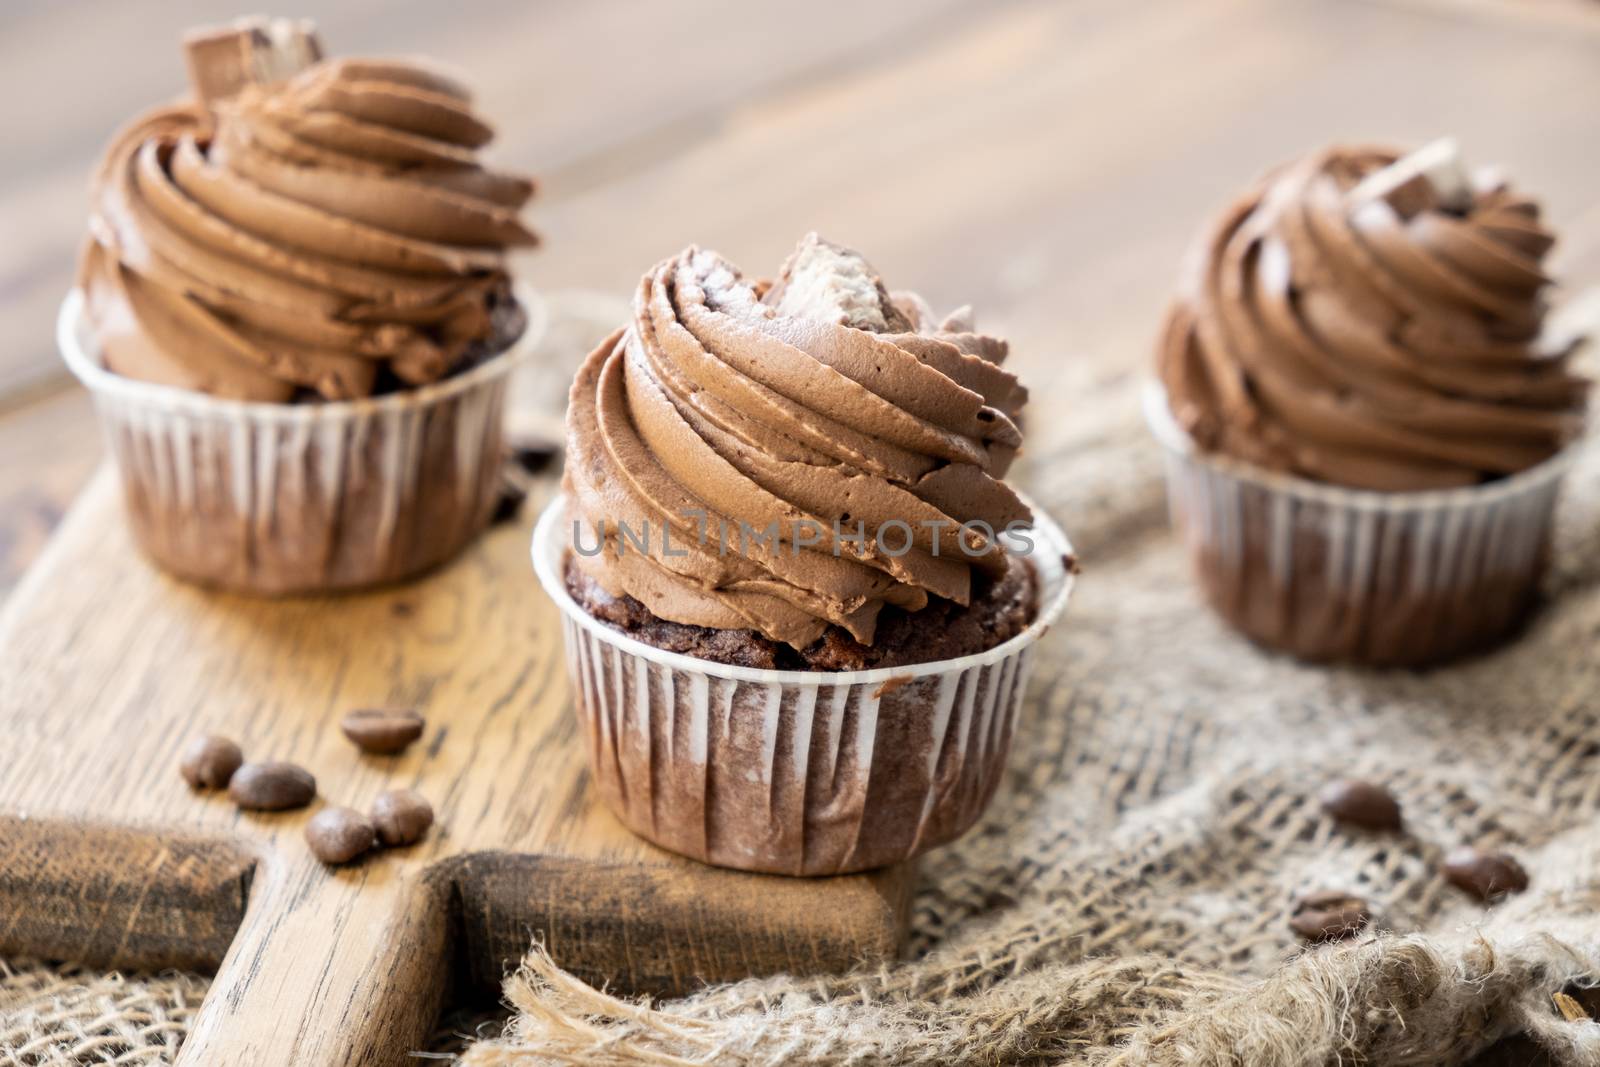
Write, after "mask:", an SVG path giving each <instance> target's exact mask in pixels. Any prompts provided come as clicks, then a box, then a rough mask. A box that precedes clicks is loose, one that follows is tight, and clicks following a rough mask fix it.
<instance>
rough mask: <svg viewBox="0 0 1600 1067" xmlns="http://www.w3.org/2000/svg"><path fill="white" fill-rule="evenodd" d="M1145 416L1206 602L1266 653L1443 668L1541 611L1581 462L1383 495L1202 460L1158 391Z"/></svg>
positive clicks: (1565, 458) (1558, 461) (1559, 461)
mask: <svg viewBox="0 0 1600 1067" xmlns="http://www.w3.org/2000/svg"><path fill="white" fill-rule="evenodd" d="M1145 413H1146V416H1147V417H1148V419H1149V422H1150V424H1151V427H1152V429H1153V430H1154V431H1155V433H1156V436H1157V438H1158V439H1159V440H1160V441H1161V442H1162V444H1163V445H1164V446H1165V447H1166V459H1167V487H1168V493H1169V501H1170V505H1171V512H1172V518H1173V522H1174V525H1175V526H1176V527H1177V529H1178V531H1179V533H1180V534H1181V536H1182V537H1183V540H1184V543H1185V545H1186V546H1187V548H1188V551H1189V556H1190V560H1191V562H1192V563H1193V566H1194V570H1195V573H1196V575H1197V577H1198V579H1199V582H1200V586H1201V588H1202V590H1203V591H1204V593H1205V596H1206V599H1207V601H1209V602H1210V604H1211V606H1212V607H1213V608H1214V609H1216V611H1217V613H1218V614H1220V615H1221V616H1222V617H1223V618H1224V619H1226V620H1227V621H1228V622H1229V623H1230V624H1231V625H1233V626H1234V627H1235V628H1236V629H1238V630H1239V631H1240V632H1241V633H1243V634H1244V635H1245V636H1246V637H1249V638H1250V639H1251V640H1253V641H1255V642H1256V643H1258V644H1260V645H1262V646H1264V647H1266V648H1270V649H1274V650H1278V651H1283V652H1288V653H1290V654H1292V655H1294V656H1296V657H1298V658H1300V659H1304V660H1307V661H1311V662H1337V663H1348V664H1354V665H1361V666H1374V667H1424V666H1434V665H1438V664H1442V663H1445V662H1448V661H1449V660H1452V659H1456V658H1459V657H1462V656H1467V655H1471V654H1473V653H1477V652H1482V651H1485V650H1487V649H1489V648H1492V647H1494V646H1495V645H1497V644H1499V643H1500V642H1502V641H1504V640H1506V639H1507V638H1509V637H1510V636H1512V635H1513V634H1514V633H1515V632H1516V631H1517V629H1518V628H1519V627H1520V626H1521V625H1522V623H1523V622H1524V621H1525V620H1526V619H1527V617H1528V614H1529V613H1530V611H1531V610H1532V608H1533V607H1534V605H1535V604H1536V602H1537V599H1538V590H1539V581H1540V578H1541V577H1542V576H1543V574H1544V571H1545V567H1546V565H1547V563H1548V561H1549V544H1550V534H1551V530H1552V525H1553V518H1554V513H1555V504H1556V497H1557V493H1558V491H1559V488H1560V482H1561V476H1562V475H1563V474H1564V473H1565V472H1566V470H1567V468H1568V467H1569V466H1570V464H1571V456H1570V454H1564V455H1562V456H1557V457H1556V458H1554V459H1551V460H1548V461H1546V462H1545V463H1544V464H1542V465H1540V466H1538V467H1535V468H1533V469H1531V470H1528V471H1525V472H1523V473H1521V474H1518V475H1516V476H1514V477H1511V478H1507V479H1504V480H1502V481H1499V482H1494V483H1490V484H1487V485H1483V486H1478V487H1473V488H1467V489H1452V490H1444V491H1439V492H1420V493H1377V492H1369V491H1362V490H1351V489H1341V488H1338V487H1335V486H1327V485H1318V484H1315V483H1311V482H1306V481H1303V480H1301V479H1298V478H1292V477H1288V476H1285V475H1281V474H1277V473H1274V472H1270V471H1260V470H1256V469H1254V468H1251V467H1248V466H1246V465H1244V464H1241V463H1238V462H1237V461H1233V460H1229V459H1227V458H1224V457H1215V456H1208V455H1204V454H1202V453H1201V452H1200V451H1199V450H1198V449H1197V448H1196V447H1195V446H1194V444H1193V442H1192V441H1190V440H1189V439H1188V436H1187V435H1186V434H1184V433H1183V431H1182V430H1181V429H1180V428H1179V427H1178V426H1177V424H1176V423H1175V422H1174V421H1173V419H1172V417H1171V413H1170V411H1169V410H1168V408H1167V401H1166V395H1165V392H1164V391H1163V390H1161V389H1160V388H1159V387H1152V389H1151V390H1150V391H1149V393H1147V395H1146V403H1145Z"/></svg>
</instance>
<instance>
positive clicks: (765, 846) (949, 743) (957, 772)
mask: <svg viewBox="0 0 1600 1067" xmlns="http://www.w3.org/2000/svg"><path fill="white" fill-rule="evenodd" d="M1034 514H1035V518H1034V523H1035V526H1034V531H1033V537H1034V541H1035V550H1034V552H1033V553H1032V554H1031V555H1029V556H1028V557H1027V559H1028V560H1029V561H1030V562H1031V563H1032V564H1033V566H1034V568H1035V571H1036V574H1037V577H1038V580H1039V588H1038V614H1037V616H1036V617H1035V618H1034V620H1033V622H1032V623H1031V624H1030V625H1029V626H1028V627H1027V628H1026V629H1025V630H1024V631H1023V632H1021V633H1020V634H1018V635H1017V636H1016V637H1013V638H1012V639H1011V640H1009V641H1007V642H1005V643H1004V644H1001V645H998V646H996V647H995V648H992V649H989V650H988V651H986V652H982V653H979V654H977V655H973V656H964V657H961V658H959V659H950V660H942V661H938V662H934V663H924V664H918V665H915V666H908V667H889V668H882V669H877V670H870V671H854V672H840V673H831V672H826V671H776V670H758V669H754V668H748V667H735V666H729V665H726V664H721V663H713V662H709V661H706V660H700V659H695V658H693V657H690V656H685V655H681V654H679V653H675V652H668V651H665V650H663V649H659V648H655V647H653V646H651V645H647V644H644V643H643V642H640V641H638V640H635V639H634V638H632V637H629V636H627V635H626V634H624V633H622V632H620V631H618V630H615V629H613V628H612V627H610V626H608V625H606V624H605V623H602V622H600V621H599V620H597V619H595V618H594V617H592V616H591V615H589V613H588V612H586V611H584V609H583V608H582V607H580V606H579V605H578V604H577V603H576V602H575V601H574V600H573V599H572V597H571V595H570V594H569V593H568V592H567V587H566V582H565V580H564V576H563V575H564V561H565V556H566V553H567V551H568V542H569V536H570V523H568V522H567V521H566V519H565V515H566V511H565V503H564V501H563V500H561V499H560V498H558V499H557V500H556V501H555V502H554V503H552V504H551V505H550V507H549V508H547V509H546V510H545V512H544V514H543V515H542V516H540V519H539V524H538V526H537V527H536V528H535V531H534V536H533V563H534V569H535V571H536V572H537V573H538V575H539V580H540V582H541V583H542V584H543V585H544V588H545V591H546V592H548V593H549V594H550V597H551V598H552V599H553V600H554V601H555V602H556V604H557V606H558V607H559V608H560V609H561V614H562V624H563V628H564V631H565V636H566V651H567V666H568V671H569V674H570V677H571V681H572V690H573V704H574V706H575V708H576V711H577V715H578V721H579V723H580V725H581V727H582V730H583V733H584V739H585V742H586V745H587V748H588V752H589V762H590V768H591V771H592V772H593V775H594V778H595V782H596V784H597V785H598V786H599V788H600V792H601V795H602V796H603V797H604V798H605V800H606V802H607V804H608V805H609V806H610V807H611V809H612V810H613V811H614V812H615V813H616V814H617V816H618V817H619V818H620V819H621V820H622V822H623V823H624V824H626V825H627V826H628V827H629V828H630V829H631V830H633V831H634V832H635V833H637V834H639V835H640V836H641V837H644V838H646V839H648V840H650V841H652V842H654V843H655V844H657V845H660V846H661V847H663V848H667V849H670V850H672V851H674V852H678V853H681V854H683V855H685V856H690V857H693V858H694V859H697V860H702V861H704V862H707V863H713V864H717V865H718V866H723V867H736V868H740V869H743V870H753V871H767V872H773V873H779V874H799V875H824V874H841V873H845V872H849V871H859V870H865V869H868V868H872V867H880V866H883V865H885V864H889V863H895V862H897V861H899V860H904V859H908V858H910V857H912V856H915V855H917V854H919V853H921V852H924V851H926V850H927V849H930V848H932V847H934V846H935V845H939V844H943V843H944V842H946V841H950V840H952V839H953V838H955V837H957V836H958V835H960V834H961V833H962V832H964V831H965V830H966V829H967V828H968V827H970V826H971V825H972V824H973V822H974V821H975V820H976V819H977V818H978V816H979V815H980V814H981V813H982V811H983V809H984V807H985V806H986V805H987V804H988V802H989V799H990V797H991V796H993V794H994V791H995V788H996V786H998V785H999V783H1000V779H1001V776H1002V773H1003V771H1004V768H1005V761H1006V754H1007V752H1008V751H1009V749H1010V746H1011V740H1012V736H1013V734H1014V733H1015V731H1016V728H1017V721H1018V717H1019V715H1020V713H1021V708H1022V700H1023V695H1024V693H1025V692H1026V689H1027V685H1028V676H1029V673H1030V670H1031V668H1032V665H1033V657H1034V654H1035V647H1034V646H1035V644H1036V642H1037V641H1038V639H1039V638H1040V637H1041V636H1042V635H1043V634H1044V633H1045V632H1046V631H1047V630H1048V629H1049V628H1050V626H1051V625H1052V624H1053V623H1054V622H1055V621H1056V620H1057V619H1058V618H1060V616H1061V613H1062V611H1063V610H1064V609H1065V608H1066V604H1067V598H1068V596H1069V594H1070V593H1071V590H1072V585H1073V571H1072V567H1071V565H1070V564H1069V560H1070V558H1071V551H1072V549H1071V545H1070V544H1069V543H1068V542H1067V539H1066V536H1065V535H1064V534H1063V533H1062V532H1061V530H1060V528H1059V527H1057V526H1056V524H1055V523H1053V522H1051V521H1050V520H1049V519H1048V518H1046V517H1045V516H1043V515H1042V514H1040V513H1039V512H1038V511H1037V510H1036V511H1035V513H1034Z"/></svg>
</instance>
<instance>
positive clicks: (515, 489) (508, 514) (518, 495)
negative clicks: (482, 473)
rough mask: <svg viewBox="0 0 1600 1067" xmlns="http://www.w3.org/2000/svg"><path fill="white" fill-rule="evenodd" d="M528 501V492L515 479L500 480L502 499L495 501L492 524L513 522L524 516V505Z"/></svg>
mask: <svg viewBox="0 0 1600 1067" xmlns="http://www.w3.org/2000/svg"><path fill="white" fill-rule="evenodd" d="M527 499H528V490H527V488H526V487H524V486H523V485H521V484H520V483H519V482H517V481H516V480H515V479H513V478H510V477H505V478H501V479H500V499H499V500H497V501H495V505H494V514H493V515H491V516H490V518H489V521H490V522H492V523H496V524H498V523H502V522H513V521H515V520H516V518H517V516H518V515H520V514H522V505H523V503H524V502H525V501H526V500H527Z"/></svg>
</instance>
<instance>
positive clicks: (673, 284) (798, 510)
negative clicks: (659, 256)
mask: <svg viewBox="0 0 1600 1067" xmlns="http://www.w3.org/2000/svg"><path fill="white" fill-rule="evenodd" d="M841 264H842V266H841ZM853 267H856V268H863V269H864V270H865V273H862V272H861V271H857V273H856V275H855V276H853V277H852V276H851V275H850V271H851V270H852V268H853ZM863 279H865V280H866V284H864V285H863V284H862V282H863ZM763 294H764V295H765V299H763ZM1004 355H1005V344H1004V342H1002V341H999V340H997V339H995V338H991V337H986V336H984V335H982V334H978V333H976V332H973V331H972V329H971V327H970V324H969V323H967V322H966V321H964V319H963V318H961V317H953V318H952V319H949V320H945V321H943V322H936V321H934V320H933V319H932V318H931V316H930V315H929V314H928V312H927V309H926V306H925V305H923V304H922V303H921V301H920V300H919V299H918V298H916V297H914V296H912V295H910V294H897V295H896V296H895V297H894V298H892V299H891V298H890V297H889V296H888V294H887V293H885V292H884V291H883V290H882V286H881V284H879V283H877V281H876V278H875V276H871V275H870V268H865V263H864V261H862V260H860V259H859V257H855V256H854V254H853V253H849V252H848V251H846V250H842V249H837V248H835V247H834V246H831V245H827V244H826V243H825V242H821V241H819V240H817V239H816V238H814V237H812V238H808V240H807V242H806V243H803V244H802V246H801V249H800V250H799V251H798V252H797V254H796V257H795V258H794V259H792V260H791V262H790V265H789V267H788V268H786V270H785V274H784V276H783V278H781V279H780V280H779V282H778V283H777V286H776V287H774V288H773V289H771V290H770V291H767V290H766V289H765V287H763V286H758V285H753V284H751V283H750V282H748V281H746V280H745V279H744V278H742V277H741V276H740V274H739V272H738V270H737V269H736V268H734V267H733V266H732V265H730V264H729V263H727V262H726V261H725V260H723V259H722V258H721V257H719V256H717V255H716V254H715V253H713V252H707V251H702V250H699V249H695V248H690V249H687V250H685V251H684V252H682V253H681V254H679V255H677V256H675V257H673V258H671V259H668V260H666V261H664V262H663V263H661V264H659V265H658V266H657V267H656V268H655V269H654V270H652V271H651V272H650V273H649V274H647V275H645V277H644V278H643V279H642V281H641V282H640V285H639V289H638V292H637V295H636V296H635V300H634V317H633V322H632V324H631V325H629V326H628V327H627V328H626V329H624V330H620V331H618V333H616V334H615V335H613V336H612V337H611V338H609V339H607V341H606V342H604V343H603V344H602V345H601V346H600V347H599V348H598V349H596V350H595V351H594V352H593V353H592V354H591V355H590V356H589V358H588V359H587V361H586V362H585V363H584V365H583V367H582V369H581V370H580V372H579V374H578V377H577V380H576V381H575V383H574V385H573V388H572V395H571V404H570V408H569V411H568V421H567V426H568V439H569V442H568V444H569V451H568V460H567V491H568V500H569V509H570V511H569V515H570V517H571V518H573V519H575V520H576V522H577V524H578V528H579V533H578V536H579V539H580V541H585V540H587V541H593V540H594V538H595V535H596V533H597V532H603V534H604V542H603V551H601V552H600V553H599V554H598V555H592V556H584V555H583V554H582V553H580V557H579V565H580V566H581V567H583V568H584V569H585V570H586V571H588V572H589V573H591V574H592V575H593V576H594V577H595V578H597V579H598V580H599V581H600V582H601V584H602V585H604V586H605V588H606V589H607V591H608V592H610V593H611V594H612V595H616V596H620V595H623V594H628V595H631V596H633V597H635V598H636V599H638V600H639V601H641V602H642V603H644V604H645V606H646V607H648V608H649V609H650V610H651V611H652V612H653V613H654V614H656V615H657V616H659V617H661V618H664V619H668V620H671V621H674V622H681V623H688V624H692V625H699V626H709V627H717V628H722V629H754V630H757V631H759V632H761V633H762V634H764V635H765V636H767V637H769V638H771V639H772V640H775V641H781V642H786V643H788V644H790V645H792V646H794V647H796V648H804V647H806V646H807V645H809V644H810V643H811V642H813V641H815V640H817V639H818V638H819V637H821V636H822V634H823V633H824V631H825V630H826V628H827V626H829V625H830V624H831V625H837V626H840V627H842V628H844V629H845V630H846V631H848V632H849V634H850V635H851V636H852V637H854V638H855V639H856V640H858V641H861V642H863V643H866V644H871V642H872V638H873V633H874V628H875V625H876V621H877V617H878V613H879V611H880V610H881V609H882V608H883V606H884V605H886V604H893V605H896V606H899V607H902V608H906V609H908V610H915V609H917V608H920V607H922V606H924V605H926V604H927V602H928V597H929V596H930V595H933V596H940V597H945V598H948V599H950V600H952V601H955V602H957V603H961V604H965V603H967V602H968V601H969V598H970V596H971V594H972V581H973V571H974V570H975V569H976V570H977V571H980V572H982V573H984V574H986V575H989V576H999V575H1001V574H1003V573H1004V571H1005V569H1006V567H1007V566H1008V565H1011V563H1010V559H1009V557H1008V556H1007V554H1006V552H1005V551H1004V549H1003V548H1002V547H1001V545H1000V544H999V543H998V541H997V540H995V539H990V538H989V537H988V536H987V534H986V533H985V532H984V530H983V528H982V527H979V526H976V525H974V526H968V527H966V528H964V529H963V527H962V526H961V524H963V523H968V522H973V523H977V522H982V523H986V524H987V526H988V528H989V529H992V530H995V531H1001V530H1004V529H1005V527H1006V526H1007V525H1008V524H1009V523H1012V522H1026V521H1028V520H1029V519H1030V518H1031V517H1030V515H1029V513H1028V510H1027V508H1026V507H1025V506H1024V505H1023V504H1022V503H1021V501H1020V500H1019V499H1018V498H1017V496H1016V494H1015V493H1013V492H1012V491H1011V490H1010V489H1009V488H1008V487H1007V486H1006V485H1005V484H1004V483H1003V482H1002V481H1000V479H1001V478H1002V477H1003V476H1004V474H1005V472H1006V470H1007V468H1008V467H1009V465H1010V463H1011V461H1012V459H1013V458H1014V457H1015V455H1016V452H1017V449H1018V447H1019V445H1020V444H1021V434H1020V433H1019V431H1018V429H1017V426H1016V424H1015V422H1014V421H1013V417H1014V416H1015V415H1016V414H1017V413H1018V411H1019V410H1020V408H1021V407H1022V405H1023V403H1024V402H1025V400H1026V395H1027V394H1026V391H1025V390H1024V389H1023V388H1022V387H1021V386H1020V385H1019V384H1018V382H1017V380H1016V379H1015V378H1014V377H1013V376H1012V375H1010V374H1008V373H1007V372H1005V371H1004V370H1002V369H1001V368H1000V366H999V362H1000V360H1001V359H1003V357H1004ZM663 523H666V524H667V525H668V526H670V528H671V534H670V546H671V550H670V551H662V550H661V549H662V542H661V536H660V531H661V529H662V524H663ZM890 524H893V526H894V528H893V530H892V531H889V530H887V529H886V527H888V526H889V525H890ZM623 527H626V528H627V529H629V530H631V531H633V532H634V533H635V534H637V533H638V532H639V531H641V530H644V529H646V528H648V529H649V530H651V531H654V532H653V533H652V535H651V538H650V544H651V549H650V550H647V551H640V550H639V549H638V548H637V547H636V546H635V545H632V544H625V543H624V542H623V537H622V535H621V534H620V530H621V529H622V528H623ZM768 528H772V529H776V530H777V531H778V537H777V538H776V540H775V541H773V542H772V543H763V542H762V541H761V540H760V539H758V538H754V537H752V538H746V537H744V536H743V534H744V531H745V530H746V529H748V530H751V531H764V530H767V529H768ZM836 530H837V532H838V533H841V534H844V535H850V534H854V533H863V534H864V535H865V536H864V539H863V540H862V541H860V542H855V541H851V540H849V539H848V537H840V538H838V539H836V537H835V533H836ZM880 536H882V540H880ZM813 537H819V538H820V540H819V543H817V544H815V545H806V544H805V542H806V541H807V540H810V539H811V538H813ZM908 542H909V545H908V547H907V544H908ZM679 553H681V554H679Z"/></svg>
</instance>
